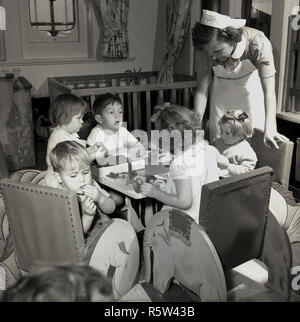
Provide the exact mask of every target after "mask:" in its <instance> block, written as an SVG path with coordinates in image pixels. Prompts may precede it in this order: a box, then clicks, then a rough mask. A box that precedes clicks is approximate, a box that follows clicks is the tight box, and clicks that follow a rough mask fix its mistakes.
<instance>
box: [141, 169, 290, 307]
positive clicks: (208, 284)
mask: <svg viewBox="0 0 300 322" xmlns="http://www.w3.org/2000/svg"><path fill="white" fill-rule="evenodd" d="M271 174H272V169H271V168H269V167H264V168H260V169H257V170H254V171H252V172H249V173H246V174H243V175H239V176H236V177H232V178H226V179H223V180H220V181H217V182H213V183H210V184H206V185H204V186H203V187H202V196H201V208H200V214H199V225H197V224H196V223H195V222H194V221H193V220H192V219H191V218H190V217H188V216H187V215H186V214H184V213H182V212H178V211H174V210H171V211H163V212H161V213H158V214H156V215H155V216H154V217H153V218H152V219H151V220H150V221H149V222H148V224H147V227H146V230H145V237H144V267H143V271H144V275H143V276H144V278H145V280H146V281H147V282H148V283H150V284H152V285H153V286H154V287H155V288H156V289H157V290H159V291H160V293H163V294H164V293H166V292H167V291H168V290H169V288H170V286H171V285H172V280H173V279H174V278H175V279H176V280H177V281H178V282H179V284H180V285H182V286H183V287H185V288H186V289H187V290H188V291H190V292H192V294H194V295H196V296H197V297H198V299H200V300H201V301H224V300H226V299H227V294H226V286H227V287H229V284H228V281H227V280H226V282H227V285H226V284H225V278H224V276H225V274H226V275H227V272H228V271H229V270H231V269H232V268H234V267H236V266H238V265H240V264H242V263H245V262H247V261H249V260H250V259H253V258H255V259H261V260H262V261H263V262H264V263H265V264H266V265H267V266H268V269H269V279H268V284H267V286H268V287H267V288H264V291H270V294H272V295H273V296H275V297H277V299H278V298H280V300H287V299H289V297H290V279H289V268H290V266H291V249H290V243H289V240H288V237H287V235H286V233H285V231H284V230H283V229H282V228H281V227H280V226H279V224H278V222H277V221H276V219H275V218H274V216H273V215H272V214H271V213H270V212H269V208H268V206H269V196H270V189H271V181H272V179H271ZM191 267H192V269H191ZM244 281H245V279H244ZM224 285H225V286H224ZM260 291H261V289H260ZM224 292H225V294H224Z"/></svg>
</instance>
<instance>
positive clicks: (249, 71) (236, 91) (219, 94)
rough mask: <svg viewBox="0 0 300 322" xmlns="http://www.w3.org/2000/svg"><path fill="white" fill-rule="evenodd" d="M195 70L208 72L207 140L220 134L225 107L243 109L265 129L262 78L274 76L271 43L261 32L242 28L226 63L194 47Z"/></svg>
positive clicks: (256, 125) (211, 139) (226, 109)
mask: <svg viewBox="0 0 300 322" xmlns="http://www.w3.org/2000/svg"><path fill="white" fill-rule="evenodd" d="M195 70H196V72H197V73H198V72H199V73H211V72H212V71H213V83H212V87H211V92H210V118H209V136H210V142H213V141H214V140H215V139H217V138H218V137H220V132H219V128H218V121H219V120H220V118H221V117H222V116H223V114H225V113H226V112H227V111H228V110H232V109H233V110H236V109H242V110H244V111H246V112H248V113H249V114H250V117H251V121H252V125H253V127H254V128H258V129H262V130H264V127H265V104H264V93H263V89H262V85H261V81H260V79H261V78H268V77H272V76H274V75H275V72H276V70H275V66H274V59H273V53H272V45H271V43H270V41H269V40H268V38H267V37H266V36H265V35H264V33H263V32H261V31H259V30H256V29H252V28H249V27H244V30H243V35H242V41H241V42H239V43H237V46H236V48H235V50H234V52H233V53H232V54H231V59H230V60H229V61H227V62H225V63H222V62H220V61H218V60H217V59H213V58H212V57H210V56H209V54H208V53H206V52H204V51H201V50H197V51H196V53H195Z"/></svg>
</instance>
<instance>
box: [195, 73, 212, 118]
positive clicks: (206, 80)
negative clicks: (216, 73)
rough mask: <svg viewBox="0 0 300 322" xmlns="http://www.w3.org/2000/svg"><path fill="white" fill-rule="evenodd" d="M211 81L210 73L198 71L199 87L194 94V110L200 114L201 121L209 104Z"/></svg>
mask: <svg viewBox="0 0 300 322" xmlns="http://www.w3.org/2000/svg"><path fill="white" fill-rule="evenodd" d="M210 83H211V74H210V73H207V72H203V71H198V72H197V89H196V93H195V96H194V112H195V113H197V114H198V116H199V118H200V121H201V122H202V119H203V115H204V112H205V109H206V105H207V97H208V91H209V87H210Z"/></svg>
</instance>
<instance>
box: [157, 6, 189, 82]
mask: <svg viewBox="0 0 300 322" xmlns="http://www.w3.org/2000/svg"><path fill="white" fill-rule="evenodd" d="M191 7H192V0H168V1H167V10H166V17H167V47H166V53H165V56H164V62H163V66H162V69H161V71H160V73H159V77H158V82H160V83H162V82H173V67H174V63H175V61H176V59H177V58H178V56H179V53H180V51H181V48H182V45H183V43H184V39H185V37H186V33H187V30H188V28H189V23H190V17H191Z"/></svg>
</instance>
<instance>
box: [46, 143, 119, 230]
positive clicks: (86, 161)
mask: <svg viewBox="0 0 300 322" xmlns="http://www.w3.org/2000/svg"><path fill="white" fill-rule="evenodd" d="M50 162H51V165H52V168H53V170H54V175H55V177H56V180H57V182H58V186H55V188H61V189H65V190H69V191H72V192H75V193H77V194H78V196H79V201H80V205H81V213H82V217H81V219H82V225H83V231H84V233H87V232H88V231H89V229H90V227H91V225H92V222H93V220H94V217H95V215H96V214H97V209H99V210H100V211H98V214H99V215H100V217H102V219H105V220H106V219H107V218H106V216H105V214H112V213H113V212H114V211H115V202H114V201H113V200H112V199H111V198H110V195H109V194H108V193H107V192H106V191H105V190H104V189H102V188H101V187H100V186H99V185H98V184H97V183H96V181H95V180H93V179H92V175H91V168H90V163H91V158H90V155H89V153H88V151H87V149H86V148H85V147H84V146H82V145H81V144H79V143H78V142H76V141H63V142H60V143H58V144H57V145H56V146H55V148H54V149H52V150H51V152H50ZM46 185H47V186H50V187H51V185H48V184H46ZM103 214H104V215H103Z"/></svg>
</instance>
